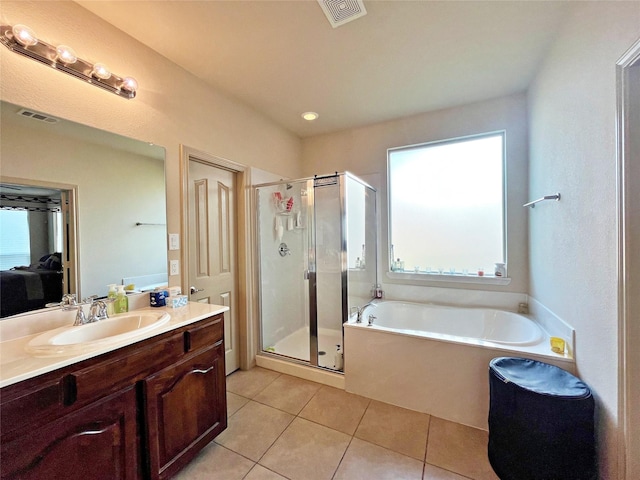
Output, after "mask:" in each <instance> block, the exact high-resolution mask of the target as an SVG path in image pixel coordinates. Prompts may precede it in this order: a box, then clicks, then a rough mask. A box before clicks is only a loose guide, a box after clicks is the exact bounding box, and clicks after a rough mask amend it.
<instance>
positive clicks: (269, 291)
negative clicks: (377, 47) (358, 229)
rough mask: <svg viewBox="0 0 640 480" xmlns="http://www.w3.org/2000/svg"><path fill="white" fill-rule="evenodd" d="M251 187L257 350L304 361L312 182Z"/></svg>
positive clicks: (307, 348)
mask: <svg viewBox="0 0 640 480" xmlns="http://www.w3.org/2000/svg"><path fill="white" fill-rule="evenodd" d="M255 191H256V197H255V198H256V207H257V208H256V211H257V223H258V239H257V240H258V242H257V243H258V255H259V266H260V271H259V279H260V288H259V290H260V318H261V342H262V344H261V350H262V351H264V352H272V353H278V354H280V355H283V356H286V357H291V358H293V359H297V360H300V361H304V362H309V361H310V360H311V355H310V351H311V346H310V338H311V335H310V315H309V288H308V282H309V280H308V277H309V268H308V265H309V255H310V252H311V243H312V242H311V238H310V233H309V231H310V225H313V221H312V217H313V182H312V181H310V180H297V181H291V182H282V183H277V184H266V185H262V186H259V187H256V190H255Z"/></svg>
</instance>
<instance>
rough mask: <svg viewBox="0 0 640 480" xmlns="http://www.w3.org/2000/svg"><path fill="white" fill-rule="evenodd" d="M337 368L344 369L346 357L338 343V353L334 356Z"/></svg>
mask: <svg viewBox="0 0 640 480" xmlns="http://www.w3.org/2000/svg"><path fill="white" fill-rule="evenodd" d="M334 363H335V369H336V370H342V369H343V367H344V357H343V355H342V351H341V350H340V345H336V355H335V358H334Z"/></svg>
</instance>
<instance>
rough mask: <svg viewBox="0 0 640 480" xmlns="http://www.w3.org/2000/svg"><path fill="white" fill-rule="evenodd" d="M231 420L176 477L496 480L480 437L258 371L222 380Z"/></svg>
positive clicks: (200, 479)
mask: <svg viewBox="0 0 640 480" xmlns="http://www.w3.org/2000/svg"><path fill="white" fill-rule="evenodd" d="M227 403H228V405H227V409H228V415H229V424H228V427H227V429H226V430H225V431H224V432H222V433H221V434H220V435H219V436H218V437H217V438H216V439H215V440H214V441H213V442H211V443H210V444H209V445H208V446H207V447H206V448H205V449H204V450H203V451H202V452H201V453H200V454H199V455H198V457H196V458H195V459H194V460H193V461H192V462H191V464H189V465H188V466H187V467H186V468H185V469H184V470H182V471H181V472H180V473H179V474H178V475H177V476H176V477H175V478H176V479H177V480H218V479H219V480H236V479H237V480H241V479H244V480H282V479H291V480H325V479H326V480H331V479H333V480H358V479H362V480H386V479H403V480H405V479H406V480H410V479H416V480H420V479H424V480H464V479H477V480H497V479H498V477H497V476H496V475H495V474H494V473H493V470H492V469H491V466H490V465H489V461H488V460H487V454H486V451H487V432H485V431H482V430H478V429H475V428H470V427H466V426H464V425H460V424H457V423H453V422H449V421H446V420H442V419H440V418H436V417H432V416H429V415H426V414H423V413H417V412H413V411H411V410H406V409H403V408H399V407H395V406H392V405H388V404H385V403H381V402H378V401H375V400H370V399H368V398H365V397H360V396H358V395H353V394H350V393H346V392H344V391H343V390H339V389H336V388H332V387H327V386H325V385H321V384H318V383H314V382H310V381H307V380H302V379H299V378H296V377H291V376H289V375H283V374H280V373H277V372H273V371H271V370H266V369H263V368H259V367H256V368H253V369H252V370H249V371H238V372H235V373H233V374H231V375H230V376H228V377H227Z"/></svg>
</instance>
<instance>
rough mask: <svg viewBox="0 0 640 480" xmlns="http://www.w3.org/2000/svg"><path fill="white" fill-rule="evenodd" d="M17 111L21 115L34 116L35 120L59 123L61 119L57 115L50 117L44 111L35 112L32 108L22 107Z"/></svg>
mask: <svg viewBox="0 0 640 480" xmlns="http://www.w3.org/2000/svg"><path fill="white" fill-rule="evenodd" d="M16 113H17V114H18V115H20V116H21V117H27V118H33V119H34V120H39V121H41V122H45V123H58V122H59V121H60V120H59V119H57V118H56V117H50V116H49V115H45V114H44V113H39V112H33V111H31V110H27V109H26V108H21V109H20V110H18V112H16Z"/></svg>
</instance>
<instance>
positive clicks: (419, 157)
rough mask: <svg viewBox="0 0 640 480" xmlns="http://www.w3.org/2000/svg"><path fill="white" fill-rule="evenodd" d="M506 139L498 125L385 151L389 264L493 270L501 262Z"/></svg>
mask: <svg viewBox="0 0 640 480" xmlns="http://www.w3.org/2000/svg"><path fill="white" fill-rule="evenodd" d="M504 144H505V135H504V132H498V133H488V134H483V135H475V136H471V137H463V138H457V139H452V140H445V141H440V142H432V143H426V144H422V145H414V146H409V147H402V148H395V149H390V150H389V151H388V191H389V244H390V245H391V247H390V250H391V252H390V258H391V259H392V260H395V261H392V263H391V268H392V270H395V271H401V272H411V273H423V274H440V275H443V274H444V275H456V276H469V277H471V276H484V275H485V272H486V274H487V275H491V276H493V273H494V268H495V264H496V263H504V261H505V241H504V239H505V223H504V217H505V215H504V183H505V182H504V158H505V155H504ZM398 260H399V261H398ZM480 272H482V273H480Z"/></svg>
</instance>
